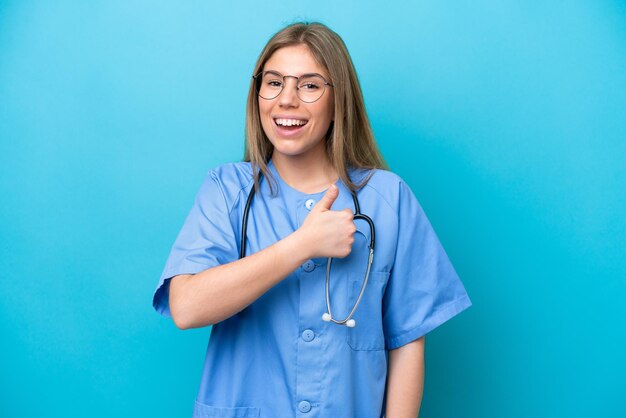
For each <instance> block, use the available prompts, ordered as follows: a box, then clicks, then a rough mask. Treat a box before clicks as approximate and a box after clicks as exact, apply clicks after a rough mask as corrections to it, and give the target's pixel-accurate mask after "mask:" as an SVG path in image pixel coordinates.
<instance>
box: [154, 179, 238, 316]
mask: <svg viewBox="0 0 626 418" xmlns="http://www.w3.org/2000/svg"><path fill="white" fill-rule="evenodd" d="M218 182H219V180H218V178H217V176H216V175H215V173H214V172H213V171H210V172H209V173H208V174H207V176H206V178H205V180H204V182H203V183H202V186H201V187H200V190H199V191H198V193H197V195H196V198H195V201H194V204H193V206H192V208H191V210H190V211H189V214H188V215H187V218H186V219H185V223H184V224H183V227H182V229H181V230H180V232H179V234H178V236H177V238H176V241H175V242H174V245H173V246H172V249H171V251H170V255H169V257H168V259H167V262H166V264H165V268H164V269H163V273H162V274H161V278H160V280H159V284H158V286H157V288H156V291H155V292H154V297H153V300H152V305H153V306H154V309H156V310H157V312H159V313H161V314H162V315H165V316H171V313H170V307H169V282H170V279H171V278H172V277H174V276H176V275H178V274H196V273H199V272H201V271H204V270H206V269H208V268H210V267H214V266H217V265H220V264H225V263H229V262H231V261H234V260H236V259H237V257H238V250H237V240H236V235H235V233H234V230H233V227H232V224H231V222H230V217H229V213H228V206H227V204H226V200H225V197H224V193H223V191H222V188H221V187H220V184H219V183H218Z"/></svg>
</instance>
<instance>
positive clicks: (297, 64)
mask: <svg viewBox="0 0 626 418" xmlns="http://www.w3.org/2000/svg"><path fill="white" fill-rule="evenodd" d="M269 70H273V71H278V72H279V73H281V74H288V75H295V76H300V75H302V74H308V73H318V74H321V75H323V76H325V77H326V76H327V75H328V74H327V73H326V70H324V67H322V66H321V65H320V64H319V63H318V62H317V61H316V60H315V58H314V57H313V54H311V51H310V50H309V48H308V47H307V46H306V45H293V46H286V47H283V48H280V49H277V50H276V51H275V52H274V53H273V54H272V56H271V57H270V58H269V59H268V60H267V61H266V62H265V65H264V66H263V71H269Z"/></svg>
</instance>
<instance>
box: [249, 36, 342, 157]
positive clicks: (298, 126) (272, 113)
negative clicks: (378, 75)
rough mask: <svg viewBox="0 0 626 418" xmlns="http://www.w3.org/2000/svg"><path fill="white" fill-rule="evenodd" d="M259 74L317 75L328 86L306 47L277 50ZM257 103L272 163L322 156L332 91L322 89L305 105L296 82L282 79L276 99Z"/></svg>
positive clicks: (328, 121) (319, 66)
mask: <svg viewBox="0 0 626 418" xmlns="http://www.w3.org/2000/svg"><path fill="white" fill-rule="evenodd" d="M263 71H275V72H277V73H280V74H282V75H289V76H295V77H300V76H301V75H303V74H312V73H317V74H320V75H321V76H322V77H324V78H325V79H326V80H328V81H329V82H330V78H329V76H328V73H327V72H326V70H325V69H324V68H323V67H322V66H321V65H319V64H318V63H317V61H315V58H313V55H312V54H311V52H310V51H309V48H308V47H307V46H306V45H295V46H289V47H284V48H280V49H278V50H277V51H276V52H274V54H272V56H271V57H270V58H269V60H267V62H266V63H265V66H264V67H263ZM258 100H259V115H260V117H261V125H262V126H263V131H264V132H265V135H267V137H268V138H269V140H270V142H271V143H272V145H274V154H273V157H272V158H274V159H276V158H302V157H307V156H313V155H324V154H320V153H325V143H324V138H325V136H326V133H327V132H328V129H329V127H330V124H331V121H332V120H333V114H334V99H333V90H332V87H330V86H326V90H325V91H324V94H323V95H322V97H321V98H320V99H319V100H317V101H316V102H313V103H305V102H303V101H301V100H300V99H299V98H298V95H297V93H296V79H295V78H293V77H285V83H284V88H283V90H282V92H281V93H280V95H278V97H276V98H274V99H271V100H267V99H263V98H262V97H259V98H258Z"/></svg>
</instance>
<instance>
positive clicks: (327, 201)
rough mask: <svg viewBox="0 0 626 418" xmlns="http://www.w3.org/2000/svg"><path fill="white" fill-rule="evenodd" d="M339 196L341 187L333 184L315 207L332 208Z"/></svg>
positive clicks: (316, 208)
mask: <svg viewBox="0 0 626 418" xmlns="http://www.w3.org/2000/svg"><path fill="white" fill-rule="evenodd" d="M337 196H339V189H338V188H337V186H335V185H334V184H331V185H330V187H329V188H328V190H326V193H324V196H322V199H321V200H320V201H319V202H317V205H315V206H314V208H313V209H315V210H330V207H331V206H332V205H333V203H334V202H335V199H337Z"/></svg>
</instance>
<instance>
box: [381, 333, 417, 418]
mask: <svg viewBox="0 0 626 418" xmlns="http://www.w3.org/2000/svg"><path fill="white" fill-rule="evenodd" d="M424 339H425V337H421V338H419V339H417V340H415V341H413V342H411V343H409V344H407V345H404V346H402V347H400V348H397V349H395V350H390V351H389V375H388V377H387V410H386V412H385V414H386V418H417V416H418V414H419V410H420V405H421V403H422V394H423V391H424Z"/></svg>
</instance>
